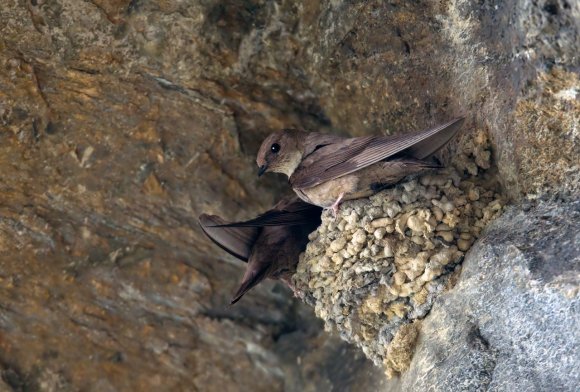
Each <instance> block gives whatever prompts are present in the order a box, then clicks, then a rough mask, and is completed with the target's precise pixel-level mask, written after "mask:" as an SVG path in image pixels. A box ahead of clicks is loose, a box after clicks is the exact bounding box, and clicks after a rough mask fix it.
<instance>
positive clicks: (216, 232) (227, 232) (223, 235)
mask: <svg viewBox="0 0 580 392" xmlns="http://www.w3.org/2000/svg"><path fill="white" fill-rule="evenodd" d="M227 223H228V222H226V221H225V220H223V219H222V218H220V217H219V216H216V215H207V214H202V215H200V216H199V225H200V226H201V229H202V230H203V232H204V233H205V235H207V237H208V238H209V239H210V240H212V241H213V242H214V243H215V244H216V245H217V246H219V247H220V248H222V249H223V250H225V251H226V252H228V253H229V254H231V255H232V256H234V257H237V258H238V259H240V260H243V261H248V258H249V257H250V253H251V252H252V247H253V246H254V243H255V242H256V239H257V238H258V235H259V233H260V229H259V228H257V227H219V225H223V224H227Z"/></svg>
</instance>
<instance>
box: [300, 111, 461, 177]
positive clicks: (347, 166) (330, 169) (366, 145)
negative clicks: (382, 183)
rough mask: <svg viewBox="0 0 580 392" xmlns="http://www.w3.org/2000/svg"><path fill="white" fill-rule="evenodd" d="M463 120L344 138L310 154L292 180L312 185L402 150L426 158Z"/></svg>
mask: <svg viewBox="0 0 580 392" xmlns="http://www.w3.org/2000/svg"><path fill="white" fill-rule="evenodd" d="M462 123H463V118H456V119H453V120H451V121H449V122H447V123H445V124H442V125H439V126H437V127H434V128H429V129H427V130H424V131H421V132H416V133H411V134H405V135H397V136H388V137H385V136H367V137H358V138H351V139H341V140H339V141H336V142H334V143H332V144H328V145H325V146H323V147H321V148H318V149H316V150H314V152H312V153H311V154H310V155H309V156H307V157H306V158H305V159H304V160H303V161H302V163H301V164H300V166H298V168H297V169H296V170H295V171H294V173H293V174H292V176H291V177H290V179H289V181H290V184H291V185H292V187H293V188H298V189H301V188H310V187H313V186H316V185H319V184H321V183H323V182H326V181H329V180H333V179H335V178H338V177H342V176H344V175H346V174H349V173H353V172H355V171H357V170H360V169H362V168H365V167H367V166H370V165H372V164H374V163H377V162H379V161H382V160H383V159H386V158H389V157H391V156H393V155H395V154H397V153H400V152H405V153H406V155H408V156H410V157H413V158H416V159H424V158H426V157H428V156H429V155H431V154H433V153H434V152H436V151H437V150H438V149H440V148H441V147H443V146H444V145H445V144H446V143H447V142H448V141H449V140H450V139H451V138H452V137H453V136H454V135H455V133H457V131H458V130H459V128H460V127H461V124H462Z"/></svg>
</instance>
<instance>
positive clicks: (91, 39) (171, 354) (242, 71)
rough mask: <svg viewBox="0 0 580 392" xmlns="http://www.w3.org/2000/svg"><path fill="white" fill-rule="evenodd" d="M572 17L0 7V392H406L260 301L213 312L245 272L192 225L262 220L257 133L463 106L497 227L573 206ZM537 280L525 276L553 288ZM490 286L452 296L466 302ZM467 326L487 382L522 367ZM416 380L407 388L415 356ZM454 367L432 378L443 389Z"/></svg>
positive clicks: (282, 0)
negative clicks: (502, 215)
mask: <svg viewBox="0 0 580 392" xmlns="http://www.w3.org/2000/svg"><path fill="white" fill-rule="evenodd" d="M579 15H580V3H578V2H577V1H569V0H539V1H531V0H523V1H519V0H507V1H490V2H471V1H466V0H450V1H438V2H412V1H389V2H384V1H379V0H375V1H367V2H352V1H346V0H344V1H341V0H338V1H336V0H333V1H302V2H296V1H290V0H279V1H265V0H236V1H234V0H204V1H201V0H187V1H186V0H169V1H151V0H90V1H82V2H81V1H74V0H51V1H47V0H5V1H3V2H2V6H1V7H0V142H1V143H0V307H1V308H2V315H1V317H0V367H1V370H2V371H1V373H2V380H3V382H4V384H5V385H2V386H3V387H5V388H4V389H8V388H11V389H13V390H33V389H39V390H58V391H60V390H100V391H101V390H106V391H109V390H147V389H167V390H220V391H222V390H239V388H240V385H243V386H244V388H247V389H252V390H269V391H270V390H282V389H285V390H289V391H292V390H325V389H326V390H330V389H332V388H335V389H336V390H348V389H349V388H351V387H352V388H355V387H356V388H357V390H365V389H366V390H377V389H379V390H380V389H381V388H386V389H397V388H403V389H405V386H408V385H410V382H411V381H409V380H410V379H409V378H405V377H410V376H403V378H401V379H400V380H399V381H396V382H395V381H393V382H391V383H389V384H381V383H382V382H383V381H382V379H380V378H377V370H376V369H374V368H372V367H369V362H368V361H367V362H365V361H364V359H362V357H361V356H360V354H353V352H352V351H344V350H347V349H346V348H345V346H341V345H340V344H339V343H338V342H337V341H336V340H333V338H330V337H329V336H328V335H326V334H324V333H322V332H321V329H320V326H319V325H318V323H317V322H316V321H315V320H314V319H313V317H312V315H311V314H309V313H308V312H307V310H306V309H305V308H304V307H302V306H301V305H300V304H298V303H297V302H296V301H295V300H293V299H291V298H290V294H289V292H288V291H285V290H284V289H281V288H280V287H279V286H277V285H272V284H269V285H265V286H264V287H263V288H260V289H258V290H255V291H254V292H253V293H250V295H248V296H247V297H246V298H244V300H243V301H242V302H241V303H240V304H239V305H237V306H236V307H233V308H229V307H227V306H226V303H227V300H228V298H229V296H230V295H231V293H232V291H233V290H234V289H235V286H236V284H237V280H238V279H239V276H240V274H241V267H239V266H237V265H236V264H234V263H233V261H232V260H231V259H230V258H226V257H224V256H223V255H222V254H221V253H218V251H216V249H215V248H214V247H213V246H212V245H211V244H209V243H208V242H207V241H206V240H205V238H204V237H203V236H202V234H201V232H200V230H198V228H197V223H196V220H195V217H196V216H197V215H198V214H199V213H201V212H207V213H219V214H220V215H223V216H224V217H226V218H228V219H232V220H234V219H244V218H248V217H251V216H253V215H255V214H256V213H257V212H258V211H263V210H265V209H266V208H268V207H270V206H271V205H272V204H273V202H274V200H275V199H276V198H277V197H278V195H279V194H280V192H281V190H282V188H283V184H282V182H280V181H276V179H275V178H271V177H270V178H266V179H264V180H261V181H257V179H256V178H255V166H254V163H253V158H254V154H255V152H256V150H257V146H258V145H259V144H260V142H261V140H262V138H263V137H264V136H265V135H266V134H268V133H269V132H270V131H273V130H276V129H279V128H281V127H289V126H297V127H305V128H309V129H317V130H329V129H330V128H332V129H334V131H335V132H339V133H344V134H346V133H349V134H352V135H364V134H371V133H372V134H377V133H380V132H385V133H395V132H403V131H407V130H412V129H418V128H423V127H425V126H427V125H433V124H435V123H438V122H441V121H444V120H447V119H449V118H451V117H454V116H456V115H458V114H464V115H466V116H467V121H466V125H465V127H464V129H465V131H464V134H463V138H464V140H459V141H458V143H457V146H456V148H455V150H456V151H457V150H461V149H462V148H464V147H465V146H466V145H467V144H468V141H469V140H470V139H471V138H472V137H473V135H476V134H479V133H480V132H484V133H487V134H489V136H490V139H491V143H492V151H493V157H492V162H493V165H492V168H491V169H490V171H497V173H498V175H497V180H499V181H500V182H501V183H502V184H503V191H504V193H505V194H506V195H508V196H510V197H511V198H512V199H513V200H514V205H515V206H516V207H514V210H513V214H515V215H513V216H514V217H515V216H518V215H517V214H518V209H519V210H521V209H522V207H521V205H520V204H517V203H520V201H521V200H522V199H524V198H526V197H528V198H531V197H536V198H540V199H542V198H543V197H544V196H545V195H555V196H557V197H558V198H560V199H562V200H563V201H562V202H561V204H560V205H559V207H558V208H559V210H558V211H562V212H563V213H565V212H566V211H570V208H571V207H567V206H566V203H567V202H570V201H571V200H575V199H576V198H577V197H578V192H579V190H580V185H579V184H580V180H579V178H580V174H579V172H580V171H579V170H578V167H579V166H580V164H579V157H580V151H579V143H578V129H579V126H578V122H579V114H578V111H579V106H578V102H579V101H578V91H579V89H580V86H579V79H578V75H577V73H578V69H579V68H578V67H579V65H580V61H579V58H578V54H579V53H580V38H579V29H580V22H579V20H580V16H579ZM444 155H445V154H444ZM472 169H473V168H472ZM477 170H478V169H477ZM468 171H469V169H468ZM471 174H473V173H471ZM518 205H520V207H517V206H518ZM536 208H540V207H533V206H532V207H530V211H532V212H530V214H535V212H533V211H539V210H536ZM533 216H538V217H542V216H548V218H546V219H543V218H541V219H540V218H538V219H535V218H534V219H532V221H530V222H538V223H537V224H538V225H539V224H540V222H543V223H545V224H548V223H550V222H553V224H554V227H556V226H558V220H557V217H555V216H551V215H549V214H544V215H542V214H539V213H538V215H533ZM572 217H573V216H572V215H570V219H572ZM575 219H577V218H575ZM544 221H547V222H544ZM522 222H523V223H525V222H528V221H522ZM508 223H509V222H505V224H506V225H507V224H508ZM534 224H536V223H534ZM498 227H499V226H498ZM540 227H542V226H540ZM520 229H521V230H522V231H520V232H521V233H522V234H521V235H522V238H528V237H525V236H526V235H527V234H524V232H523V230H525V227H522V228H520ZM530 230H531V231H530V233H541V231H534V230H532V228H531V227H530ZM530 238H531V237H530ZM522 241H523V240H522ZM496 242H497V244H495V245H496V246H498V247H501V246H503V245H502V239H501V238H498V239H497V241H496ZM506 244H507V242H506ZM479 245H480V244H479V243H476V244H475V248H474V250H472V254H474V255H475V254H479V253H476V252H475V249H478V246H479ZM506 246H507V245H506ZM562 247H563V249H572V250H573V249H574V248H572V245H566V244H564V245H562ZM498 249H500V248H498ZM501 249H503V248H501ZM538 249H539V248H538ZM559 249H560V248H547V250H546V251H545V252H544V251H543V250H542V251H540V250H538V252H536V253H534V254H535V255H537V257H536V256H534V257H535V258H534V260H541V259H542V257H544V256H543V255H544V253H545V254H547V255H548V254H550V252H552V253H553V254H556V255H562V254H566V253H565V251H564V250H562V251H560V250H559ZM524 250H525V249H524ZM522 252H523V251H522ZM524 254H525V252H524ZM469 257H470V256H468V257H467V260H466V263H468V262H469ZM481 257H482V259H481V260H479V261H478V262H473V264H474V265H479V263H484V262H485V260H487V259H483V255H482V256H481ZM518 257H519V256H518ZM522 257H523V258H525V257H524V256H522ZM546 257H547V256H546ZM558 257H559V256H558ZM550 260H551V259H550ZM553 264H554V263H552V262H546V264H541V263H540V264H538V265H541V267H538V268H540V270H541V271H544V270H545V271H544V272H546V273H548V274H550V276H552V275H553V276H559V270H553V271H552V269H551V268H552V265H553ZM481 265H484V264H481ZM486 265H487V264H486ZM493 268H500V266H499V265H497V264H493V265H491V266H490V269H493ZM554 268H555V267H554ZM574 268H575V267H574ZM576 270H577V269H576ZM498 271H500V270H498ZM501 271H505V270H503V269H502V270H501ZM538 271H539V270H536V273H540V272H538ZM542 273H543V272H542ZM489 274H490V276H491V275H492V272H491V271H490V272H489ZM506 275H507V276H506V279H507V278H509V277H512V278H513V277H515V276H516V275H515V273H514V272H513V271H511V270H509V271H508V272H506ZM494 276H496V275H494ZM497 276H499V275H497ZM462 279H463V277H460V278H459V283H458V285H459V286H458V287H463V286H461V284H462V283H461V282H462ZM531 279H532V278H531V277H530V279H527V278H525V279H524V278H522V284H524V285H525V283H526V282H528V283H529V282H530V281H531ZM484 283H485V282H482V281H478V280H477V279H475V278H472V279H470V280H469V285H471V286H473V287H471V288H470V289H471V290H475V291H477V290H483V289H484V288H486V289H489V287H488V286H484ZM542 287H543V286H542ZM497 289H498V290H499V289H500V288H497ZM452 293H453V291H450V292H449V295H452ZM446 295H447V294H446ZM493 298H494V297H493V293H490V298H489V299H490V301H491V300H492V299H493ZM458 301H459V299H458ZM570 301H571V300H570ZM551 303H552V304H556V302H551ZM563 303H564V302H563ZM569 303H570V302H568V303H567V304H569ZM564 304H566V303H564ZM458 306H459V305H458ZM437 309H438V308H437V306H436V307H435V308H434V309H433V313H434V314H442V313H441V312H443V310H437ZM566 309H569V308H564V309H562V310H561V311H562V313H558V314H560V315H564V314H566V311H567V310H566ZM452 311H453V309H452V308H450V309H449V312H452ZM436 312H439V313H436ZM478 312H479V311H478ZM481 312H483V310H481ZM554 312H557V311H556V310H554ZM474 314H475V313H474ZM482 314H483V313H482ZM441 317H444V316H443V315H442V316H441ZM530 317H531V315H530ZM559 317H560V316H559ZM561 317H563V316H561ZM429 320H432V321H431V322H433V323H434V322H435V321H436V320H435V318H434V317H431V316H428V317H427V318H426V319H425V320H424V321H423V322H424V323H426V325H427V326H426V327H425V328H428V325H429V324H428V321H429ZM504 320H507V319H505V318H504ZM531 321H533V320H531ZM546 322H547V321H546ZM461 325H462V324H458V327H457V328H461ZM532 325H536V324H533V323H532ZM542 325H544V324H542ZM477 326H478V328H479V331H480V335H481V336H483V337H484V338H483V339H480V340H481V341H482V342H483V341H484V340H486V339H487V341H488V342H489V346H490V347H492V348H493V350H496V351H493V350H492V351H493V352H494V353H498V354H497V355H496V356H495V357H494V356H493V355H495V354H489V355H487V354H485V352H487V351H486V350H485V349H482V350H481V351H482V352H484V354H485V355H483V354H482V356H481V357H478V361H479V362H480V363H486V364H488V365H485V366H484V365H481V366H483V367H485V368H486V369H488V368H491V366H493V363H494V361H495V363H497V364H500V363H502V362H501V361H500V360H501V359H502V358H503V357H502V355H503V354H504V353H515V351H517V350H520V351H518V352H519V353H523V352H524V351H522V350H523V349H521V348H520V347H515V348H514V349H513V350H512V351H505V350H504V351H502V347H503V346H502V345H504V344H508V343H509V342H510V341H513V342H516V341H521V340H510V339H512V338H513V336H512V337H510V336H511V335H510V336H507V337H504V338H505V339H504V340H495V338H494V336H495V335H493V333H495V332H493V333H492V332H491V330H490V329H486V328H487V326H488V324H485V323H483V322H482V323H481V324H477ZM564 326H565V325H564V324H562V328H564ZM498 328H499V326H498ZM539 328H540V327H538V329H536V330H534V331H533V332H531V333H532V335H531V336H532V337H533V338H535V337H537V336H538V335H541V334H542V333H543V332H542V331H543V330H542V329H539ZM499 330H500V329H497V330H496V331H499ZM504 330H506V331H507V330H509V328H505V329H504ZM514 330H515V328H514ZM462 331H463V329H462ZM464 332H465V331H464ZM458 333H459V332H458ZM461 333H463V332H461ZM461 333H459V335H453V337H455V336H464V335H461ZM465 333H467V332H465ZM472 335H473V336H476V335H477V334H475V333H471V332H470V335H469V336H472ZM434 336H439V335H434ZM477 336H479V335H477ZM418 339H419V340H418V346H417V354H416V356H417V358H420V355H422V354H421V353H422V352H423V351H422V350H423V348H422V346H421V344H422V343H421V342H422V341H423V339H425V336H424V334H419V337H418ZM478 339H479V338H476V339H475V340H476V341H480V340H478ZM401 341H402V342H404V341H405V339H402V340H401ZM451 343H452V341H451V340H449V341H446V342H443V343H442V344H444V346H442V347H446V348H445V349H444V350H443V351H437V352H438V355H437V358H447V354H453V355H456V356H455V357H454V356H453V355H452V356H451V357H449V358H450V359H449V360H448V362H447V364H448V365H449V366H451V364H452V362H453V360H455V359H456V358H458V357H457V355H459V353H458V352H456V351H452V348H451V347H450V345H451ZM477 344H479V343H477ZM481 344H482V345H483V346H485V343H481ZM430 347H432V348H433V347H434V346H433V345H431V346H430ZM538 347H539V346H538ZM397 350H398V351H400V352H404V351H405V350H404V349H402V348H401V347H398V348H397ZM425 350H427V348H425ZM492 351H490V352H492ZM528 352H532V351H528ZM454 353H456V354H454ZM474 355H475V354H474ZM506 355H507V354H506ZM540 355H541V354H540ZM353 358H354V359H353ZM494 358H495V359H494ZM512 358H514V360H515V358H520V357H518V356H517V355H516V354H514V356H512ZM554 358H556V357H554ZM520 362H521V361H520ZM439 363H442V362H441V361H438V362H437V364H439ZM505 363H507V362H505ZM534 363H536V364H538V366H544V364H546V366H548V363H547V362H540V361H538V362H534ZM421 364H424V365H421ZM443 365H444V364H442V366H441V369H445V368H444V366H443ZM410 366H411V368H410V370H409V372H408V373H407V374H419V373H420V372H421V370H420V367H421V366H424V368H423V370H422V371H426V369H429V368H430V366H432V362H428V363H426V362H424V361H418V360H417V359H415V360H412V362H411V365H410ZM486 366H487V367H486ZM550 366H558V367H559V369H561V370H562V371H563V370H564V369H566V366H569V365H568V364H567V363H558V362H557V361H551V362H550ZM475 368H476V366H475V365H474V369H475ZM500 369H501V367H498V366H496V371H498V372H499V371H500ZM548 369H549V370H550V371H552V369H553V368H548ZM436 370H437V367H435V368H434V370H433V371H436ZM501 371H502V372H504V373H503V374H507V372H508V371H513V372H515V371H516V368H513V367H512V368H509V369H504V370H501ZM378 372H380V370H379V371H378ZM546 372H548V370H547V371H546ZM448 373H449V372H448V371H443V370H442V373H441V374H440V375H438V376H436V375H435V374H431V373H430V376H432V379H433V380H442V381H441V383H444V382H445V380H446V379H445V374H448ZM544 374H548V373H544ZM553 374H559V373H557V371H556V370H553ZM481 377H482V378H485V376H483V375H482V376H481ZM542 377H543V376H542ZM546 377H547V376H546ZM554 377H555V380H559V378H557V377H556V376H554ZM529 378H531V377H529ZM541 379H542V380H544V378H541ZM421 380H423V378H422V379H421ZM449 380H450V379H449ZM498 380H499V378H498ZM417 382H422V381H420V380H418V381H417ZM542 382H543V381H542ZM539 383H540V382H539ZM539 383H538V385H539ZM381 385H382V386H381ZM430 385H431V386H432V387H434V388H438V386H437V384H436V383H435V381H433V383H432V384H430ZM441 385H447V384H441ZM481 385H485V384H484V383H482V384H481ZM481 385H475V386H473V388H472V389H474V390H475V389H477V388H481ZM489 385H494V384H493V381H492V383H491V384H489ZM562 385H564V386H566V385H571V384H562ZM408 388H410V387H408ZM506 388H507V387H506ZM441 389H442V390H443V389H444V388H443V386H441ZM465 389H469V388H468V386H466V387H465ZM497 389H502V387H501V386H500V387H498V388H497Z"/></svg>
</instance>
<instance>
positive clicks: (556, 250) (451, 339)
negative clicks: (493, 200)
mask: <svg viewBox="0 0 580 392" xmlns="http://www.w3.org/2000/svg"><path fill="white" fill-rule="evenodd" d="M579 269H580V202H578V201H576V202H573V203H558V202H545V203H540V204H539V205H536V206H531V205H525V206H524V210H523V211H522V210H521V209H520V208H511V209H509V210H508V211H507V212H506V213H504V214H503V216H502V217H501V218H499V219H498V220H497V221H495V222H494V223H493V224H492V225H491V227H489V228H488V230H487V232H486V234H485V235H484V236H483V237H482V238H481V239H480V240H479V241H477V242H476V244H475V245H474V246H473V248H472V249H471V250H470V251H469V253H468V254H467V256H466V257H465V261H464V262H463V267H462V272H461V277H460V279H459V280H458V282H457V284H456V285H455V287H454V288H453V290H450V291H449V292H447V293H445V294H443V295H441V296H440V297H439V298H438V299H437V301H436V303H435V305H434V306H433V309H432V310H431V313H430V315H429V317H427V318H426V319H425V320H424V321H423V323H422V326H421V335H420V337H419V341H418V343H417V348H416V351H415V356H414V358H413V361H412V363H411V368H410V370H409V371H408V372H407V373H405V374H404V375H403V376H402V378H401V379H400V380H399V382H400V386H401V389H403V390H409V391H420V390H427V389H429V390H435V391H466V390H470V391H476V390H491V391H574V390H576V389H577V388H578V385H579V383H580V375H579V374H578V372H577V371H576V369H577V368H578V358H580V348H579V346H578V342H579V341H580V331H579V330H578V328H576V326H577V325H578V323H579V322H580V297H579V296H578V288H579V285H580V276H579V274H578V271H579Z"/></svg>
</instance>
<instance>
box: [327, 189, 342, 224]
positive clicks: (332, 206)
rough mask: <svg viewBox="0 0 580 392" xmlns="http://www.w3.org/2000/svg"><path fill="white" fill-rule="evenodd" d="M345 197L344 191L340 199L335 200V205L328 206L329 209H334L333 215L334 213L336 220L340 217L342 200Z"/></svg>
mask: <svg viewBox="0 0 580 392" xmlns="http://www.w3.org/2000/svg"><path fill="white" fill-rule="evenodd" d="M343 197H344V192H343V193H341V194H340V196H338V199H336V201H335V202H334V204H333V205H331V206H330V207H328V209H329V210H332V215H334V220H336V219H337V218H338V209H339V207H340V202H341V201H342V198H343Z"/></svg>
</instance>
